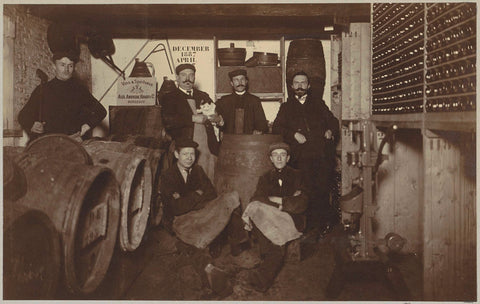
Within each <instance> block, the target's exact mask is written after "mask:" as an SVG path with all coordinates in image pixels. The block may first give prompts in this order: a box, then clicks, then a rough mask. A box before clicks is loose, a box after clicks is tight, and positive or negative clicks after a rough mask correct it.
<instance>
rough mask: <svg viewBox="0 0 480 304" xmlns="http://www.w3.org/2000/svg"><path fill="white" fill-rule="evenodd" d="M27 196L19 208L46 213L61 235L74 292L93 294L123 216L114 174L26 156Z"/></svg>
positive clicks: (20, 159)
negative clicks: (121, 215)
mask: <svg viewBox="0 0 480 304" xmlns="http://www.w3.org/2000/svg"><path fill="white" fill-rule="evenodd" d="M15 161H16V162H17V163H18V165H19V166H20V168H22V169H23V171H24V173H25V176H26V178H27V185H28V190H27V193H26V194H25V195H24V196H23V197H22V198H20V199H18V200H17V201H15V204H18V205H22V206H25V207H27V208H29V209H32V210H39V211H41V212H44V213H45V214H46V215H47V216H48V217H49V219H50V220H51V221H52V223H53V225H54V226H55V229H56V230H57V231H58V232H59V234H60V238H61V245H62V264H63V265H64V268H63V276H64V279H63V280H62V281H64V282H65V287H66V288H67V290H68V291H69V292H71V293H74V294H88V293H91V292H93V291H94V290H95V289H96V288H97V287H98V286H99V284H100V283H101V282H102V280H103V278H104V277H105V274H106V272H107V270H108V267H109V265H110V260H111V257H112V254H113V251H114V248H115V241H116V236H117V231H118V223H119V218H120V190H119V186H118V183H117V181H116V179H115V176H114V173H113V172H112V170H110V169H108V168H105V167H99V166H91V165H85V164H79V163H75V162H67V161H60V160H54V159H50V158H45V157H40V156H38V155H29V154H28V153H23V154H22V155H20V156H19V157H17V158H16V159H15Z"/></svg>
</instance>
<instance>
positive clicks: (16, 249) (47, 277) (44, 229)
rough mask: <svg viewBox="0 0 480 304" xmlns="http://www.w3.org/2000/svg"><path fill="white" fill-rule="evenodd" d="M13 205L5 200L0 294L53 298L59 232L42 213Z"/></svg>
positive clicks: (57, 275)
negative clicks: (0, 291)
mask: <svg viewBox="0 0 480 304" xmlns="http://www.w3.org/2000/svg"><path fill="white" fill-rule="evenodd" d="M16 207H18V206H16V205H14V204H12V202H4V212H5V213H4V218H5V225H4V234H3V297H4V299H5V300H52V299H54V297H55V293H56V291H57V287H58V283H59V282H60V271H61V252H62V251H61V247H60V238H59V235H58V233H57V230H56V229H55V227H54V225H53V223H52V221H51V220H50V219H49V218H48V216H47V215H45V214H44V213H42V212H40V211H37V210H30V211H28V210H26V209H25V208H21V209H20V210H17V209H16Z"/></svg>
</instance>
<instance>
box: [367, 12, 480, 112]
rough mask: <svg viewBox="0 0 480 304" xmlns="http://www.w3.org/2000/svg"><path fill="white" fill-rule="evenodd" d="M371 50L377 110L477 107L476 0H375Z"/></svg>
mask: <svg viewBox="0 0 480 304" xmlns="http://www.w3.org/2000/svg"><path fill="white" fill-rule="evenodd" d="M425 10H426V11H425ZM425 15H426V20H424V19H425V18H424V16H425ZM424 32H425V33H426V36H425V35H424ZM424 45H425V48H424ZM372 50H373V55H372V72H373V73H372V93H373V94H372V112H373V114H390V113H395V114H401V113H414V112H423V111H426V112H440V111H472V110H475V108H476V106H475V97H476V94H475V93H476V4H475V3H435V4H420V3H412V4H408V3H402V4H400V3H390V4H387V3H383V4H373V36H372Z"/></svg>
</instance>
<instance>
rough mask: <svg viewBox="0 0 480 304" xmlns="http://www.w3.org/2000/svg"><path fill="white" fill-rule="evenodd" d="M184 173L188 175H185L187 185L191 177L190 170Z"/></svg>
mask: <svg viewBox="0 0 480 304" xmlns="http://www.w3.org/2000/svg"><path fill="white" fill-rule="evenodd" d="M183 171H184V172H185V174H186V175H185V176H186V177H185V183H188V179H189V177H190V170H188V169H185V170H183Z"/></svg>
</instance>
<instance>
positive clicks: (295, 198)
mask: <svg viewBox="0 0 480 304" xmlns="http://www.w3.org/2000/svg"><path fill="white" fill-rule="evenodd" d="M289 154H290V147H289V146H288V145H287V144H286V143H283V142H281V143H274V144H272V145H270V147H269V155H270V160H271V161H272V163H273V165H274V168H273V169H271V170H269V171H267V172H266V173H265V174H264V175H262V176H261V177H260V178H259V180H258V184H257V188H256V190H255V193H254V194H253V197H252V198H251V200H250V201H251V202H250V204H249V205H248V206H247V208H246V210H245V212H244V214H243V218H244V220H246V222H247V223H249V224H250V225H248V224H247V227H248V226H250V227H251V229H252V232H253V235H254V236H255V238H256V239H257V241H258V244H259V247H260V254H261V257H262V262H261V263H260V265H259V267H258V268H257V269H255V270H252V271H251V272H250V273H249V275H248V283H249V284H250V285H252V286H253V287H254V288H255V289H256V290H258V291H260V292H265V291H266V290H267V289H268V288H269V287H270V286H271V285H272V283H273V281H274V279H275V277H276V276H277V274H278V272H279V271H280V270H281V268H282V266H283V260H284V256H285V247H286V245H285V244H286V243H288V242H289V241H292V240H294V239H297V238H299V237H300V236H301V233H300V231H303V230H304V229H305V214H304V213H305V210H306V209H307V204H308V197H307V195H306V189H305V186H304V182H303V178H302V175H301V174H300V171H298V170H295V169H293V168H290V167H288V166H287V162H288V160H289V158H290V155H289ZM247 218H248V219H247ZM250 222H251V223H250Z"/></svg>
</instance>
